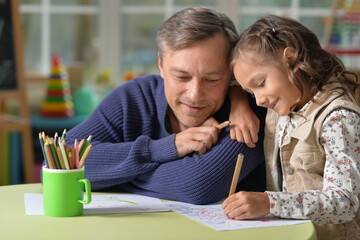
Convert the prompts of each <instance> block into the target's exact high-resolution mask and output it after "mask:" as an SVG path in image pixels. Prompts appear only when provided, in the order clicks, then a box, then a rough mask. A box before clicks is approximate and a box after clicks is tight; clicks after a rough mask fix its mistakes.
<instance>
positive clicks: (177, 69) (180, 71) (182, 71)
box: [170, 68, 189, 73]
mask: <svg viewBox="0 0 360 240" xmlns="http://www.w3.org/2000/svg"><path fill="white" fill-rule="evenodd" d="M170 71H172V72H179V73H189V72H187V71H185V70H181V69H179V68H170Z"/></svg>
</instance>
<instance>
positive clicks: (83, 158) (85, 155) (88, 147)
mask: <svg viewBox="0 0 360 240" xmlns="http://www.w3.org/2000/svg"><path fill="white" fill-rule="evenodd" d="M92 148H93V145H91V144H90V145H88V146H87V148H86V150H85V152H84V154H83V155H82V157H81V160H80V164H79V165H80V166H79V168H82V167H83V166H84V164H85V161H86V159H87V157H88V156H89V153H90V151H91V149H92Z"/></svg>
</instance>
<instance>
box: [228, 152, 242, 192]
mask: <svg viewBox="0 0 360 240" xmlns="http://www.w3.org/2000/svg"><path fill="white" fill-rule="evenodd" d="M243 160H244V155H242V154H241V153H240V154H239V155H238V157H237V160H236V165H235V170H234V175H233V178H232V182H231V187H230V192H229V196H230V195H232V194H234V193H235V191H236V186H237V184H238V181H239V177H240V171H241V166H242V163H243Z"/></svg>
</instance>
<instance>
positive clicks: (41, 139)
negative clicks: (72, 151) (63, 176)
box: [39, 133, 49, 168]
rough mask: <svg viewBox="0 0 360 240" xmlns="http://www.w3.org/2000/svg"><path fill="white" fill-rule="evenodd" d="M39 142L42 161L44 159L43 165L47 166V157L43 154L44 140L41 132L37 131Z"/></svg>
mask: <svg viewBox="0 0 360 240" xmlns="http://www.w3.org/2000/svg"><path fill="white" fill-rule="evenodd" d="M39 142H40V146H41V151H42V153H43V156H44V161H45V166H46V168H49V163H48V160H47V157H46V154H45V150H44V140H43V138H42V136H41V133H39Z"/></svg>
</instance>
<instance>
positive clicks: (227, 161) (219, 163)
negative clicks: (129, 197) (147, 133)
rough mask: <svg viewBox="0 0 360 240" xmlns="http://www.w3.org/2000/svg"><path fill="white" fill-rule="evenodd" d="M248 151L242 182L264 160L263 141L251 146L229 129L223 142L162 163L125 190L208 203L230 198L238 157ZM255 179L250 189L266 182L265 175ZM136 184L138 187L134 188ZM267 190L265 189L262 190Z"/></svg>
mask: <svg viewBox="0 0 360 240" xmlns="http://www.w3.org/2000/svg"><path fill="white" fill-rule="evenodd" d="M239 153H242V154H244V156H245V158H244V162H243V165H242V170H241V174H240V180H239V185H242V182H243V181H245V178H247V177H248V176H250V174H251V173H252V172H253V171H254V170H255V169H256V168H258V167H259V166H260V165H261V164H263V163H264V157H263V149H262V144H261V143H258V144H257V146H256V147H255V148H248V147H247V146H246V145H245V144H243V143H239V142H237V141H233V140H231V139H230V137H229V128H227V129H223V130H222V132H221V134H220V136H219V142H218V144H216V145H215V146H213V148H212V149H210V150H209V151H208V152H206V153H205V154H202V155H195V154H194V155H188V156H186V157H184V158H181V159H179V160H176V161H172V162H167V163H163V164H160V165H159V166H158V167H157V168H156V169H154V170H153V171H150V172H148V173H145V174H142V175H139V176H138V177H137V178H135V179H134V180H133V181H132V182H131V186H127V187H125V188H124V189H125V190H130V189H131V191H134V192H137V193H139V194H146V195H150V196H153V197H159V198H165V199H171V200H177V201H184V202H189V203H193V204H207V203H211V202H216V201H220V200H222V199H224V198H225V197H227V195H228V193H229V190H230V185H231V180H232V175H233V173H234V169H235V164H236V158H237V155H238V154H239ZM252 178H253V179H256V181H254V182H250V183H249V182H247V183H248V184H249V185H251V186H247V188H245V189H246V190H259V188H260V189H261V188H262V187H263V186H261V185H263V184H264V181H263V179H264V178H265V174H263V172H261V173H259V174H258V176H255V177H254V176H252ZM134 186H136V187H137V188H136V189H135V190H134ZM262 190H264V189H262Z"/></svg>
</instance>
